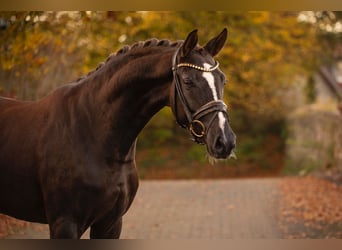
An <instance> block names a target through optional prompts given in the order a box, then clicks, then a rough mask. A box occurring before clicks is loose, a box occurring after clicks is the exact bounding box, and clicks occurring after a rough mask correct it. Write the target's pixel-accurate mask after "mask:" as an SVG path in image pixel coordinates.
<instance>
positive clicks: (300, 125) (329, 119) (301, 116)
mask: <svg viewBox="0 0 342 250" xmlns="http://www.w3.org/2000/svg"><path fill="white" fill-rule="evenodd" d="M286 155H287V163H286V170H287V172H289V173H293V174H306V173H308V172H311V171H313V170H318V169H336V170H338V171H339V172H342V116H341V114H339V113H337V112H336V113H335V112H331V111H327V110H324V109H319V108H315V107H314V106H308V107H305V108H302V109H300V110H297V111H296V112H294V113H293V114H291V115H290V116H289V118H288V138H287V141H286Z"/></svg>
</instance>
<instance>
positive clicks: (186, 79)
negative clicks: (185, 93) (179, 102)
mask: <svg viewBox="0 0 342 250" xmlns="http://www.w3.org/2000/svg"><path fill="white" fill-rule="evenodd" d="M183 81H184V83H185V84H192V81H191V79H190V78H188V77H185V78H183Z"/></svg>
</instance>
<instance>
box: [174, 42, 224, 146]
mask: <svg viewBox="0 0 342 250" xmlns="http://www.w3.org/2000/svg"><path fill="white" fill-rule="evenodd" d="M179 50H180V48H178V49H177V51H176V52H175V54H174V55H173V58H172V71H173V79H174V85H175V88H174V100H173V104H172V109H173V111H174V114H175V117H176V121H177V123H178V124H179V125H180V126H181V127H183V128H186V127H188V129H189V131H190V133H191V135H192V136H193V137H194V139H195V141H196V142H197V143H200V144H204V143H205V136H206V134H207V132H208V130H209V128H210V127H211V125H212V122H213V121H214V119H215V117H216V115H217V114H218V113H219V112H222V113H223V114H225V115H226V117H228V113H227V105H226V104H225V103H224V102H223V101H222V100H213V101H210V102H208V103H206V104H204V105H203V106H201V107H200V108H199V109H197V110H196V111H195V112H193V113H192V112H191V110H190V107H189V104H188V102H187V101H186V98H185V96H184V93H183V91H182V88H181V86H180V80H179V76H178V74H177V69H179V68H181V67H187V68H192V69H195V70H199V71H203V72H212V71H214V70H216V69H217V68H218V66H219V63H218V62H217V61H216V63H215V65H214V66H212V67H210V68H204V67H201V66H198V65H195V64H191V63H179V64H177V57H178V53H179ZM176 94H178V96H179V99H180V101H181V103H182V105H183V109H184V113H185V115H186V118H187V121H188V124H184V123H182V122H181V121H180V119H179V117H178V112H177V103H176V102H177V97H176ZM211 113H214V114H213V115H212V117H211V118H210V120H209V123H208V127H206V126H205V125H204V123H203V122H202V121H201V120H200V119H201V118H202V117H204V116H206V115H208V114H211Z"/></svg>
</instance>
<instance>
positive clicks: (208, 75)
mask: <svg viewBox="0 0 342 250" xmlns="http://www.w3.org/2000/svg"><path fill="white" fill-rule="evenodd" d="M203 67H204V68H206V69H209V68H210V67H211V65H210V64H208V63H204V64H203ZM202 76H203V77H204V79H205V80H207V82H208V84H209V87H210V89H211V92H212V94H213V97H214V100H215V101H217V100H218V98H217V92H216V87H215V80H214V76H213V74H212V73H211V72H203V73H202Z"/></svg>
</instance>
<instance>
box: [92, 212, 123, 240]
mask: <svg viewBox="0 0 342 250" xmlns="http://www.w3.org/2000/svg"><path fill="white" fill-rule="evenodd" d="M121 228H122V217H120V218H119V219H117V220H116V221H111V220H106V219H103V220H101V221H99V222H97V223H95V224H93V225H92V226H91V229H90V238H91V239H118V238H119V237H120V234H121Z"/></svg>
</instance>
